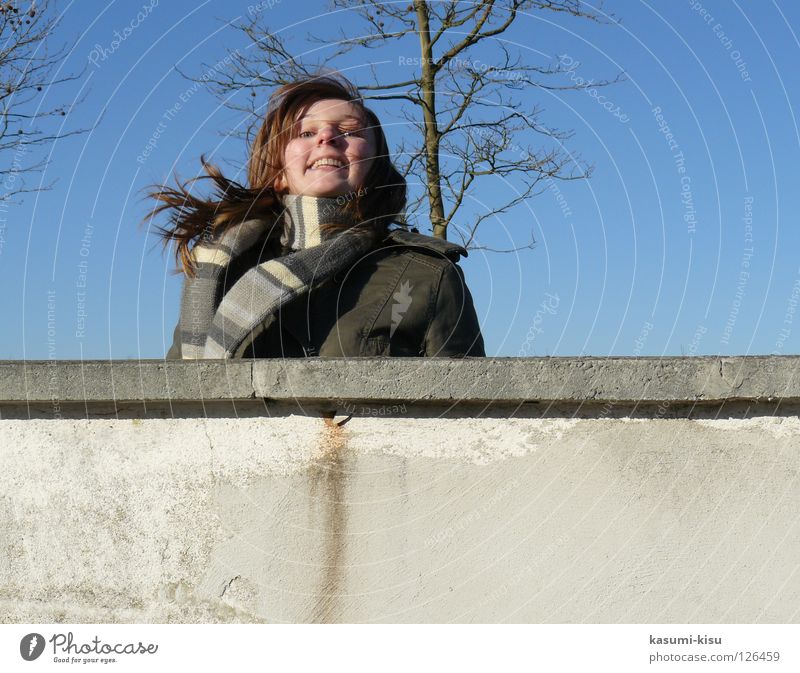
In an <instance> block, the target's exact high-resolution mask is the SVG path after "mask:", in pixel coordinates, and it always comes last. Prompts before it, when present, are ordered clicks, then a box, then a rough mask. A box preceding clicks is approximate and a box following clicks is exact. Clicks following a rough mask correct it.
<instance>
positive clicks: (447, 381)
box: [0, 356, 800, 405]
mask: <svg viewBox="0 0 800 673" xmlns="http://www.w3.org/2000/svg"><path fill="white" fill-rule="evenodd" d="M250 399H266V400H272V401H284V402H286V401H298V400H301V401H330V400H338V401H342V400H348V401H349V400H358V401H395V400H396V401H408V402H415V401H421V402H437V403H448V404H453V403H455V402H459V401H463V402H473V403H487V402H497V403H503V404H514V403H523V402H538V401H553V402H572V403H575V402H579V403H584V402H589V403H605V402H613V403H637V404H641V403H658V402H664V401H669V402H673V401H685V402H694V403H714V402H725V401H736V400H743V401H756V402H770V401H774V400H779V401H787V402H796V401H800V356H777V357H776V356H737V357H664V358H658V357H608V358H599V357H550V358H465V359H451V358H356V359H348V358H310V359H287V360H282V359H270V360H199V361H191V360H110V361H109V360H102V361H101V360H86V361H83V362H80V361H66V360H44V361H41V360H40V361H33V360H29V361H0V404H6V405H8V404H14V405H16V404H19V403H21V402H27V403H37V402H45V401H49V402H52V401H53V400H57V401H59V402H126V401H154V402H155V401H163V402H190V401H195V402H196V401H202V402H213V401H228V400H250Z"/></svg>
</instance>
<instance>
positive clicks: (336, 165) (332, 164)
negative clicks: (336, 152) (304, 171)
mask: <svg viewBox="0 0 800 673" xmlns="http://www.w3.org/2000/svg"><path fill="white" fill-rule="evenodd" d="M320 168H331V169H333V170H337V171H338V170H340V169H342V168H345V163H344V162H343V161H339V160H338V159H319V160H318V161H315V162H314V163H313V164H311V166H309V170H312V171H316V170H319V169H320Z"/></svg>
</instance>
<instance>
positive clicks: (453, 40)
mask: <svg viewBox="0 0 800 673" xmlns="http://www.w3.org/2000/svg"><path fill="white" fill-rule="evenodd" d="M337 10H350V11H348V12H347V13H346V14H344V13H342V14H340V15H339V16H348V17H349V16H351V15H353V14H355V15H356V16H358V17H359V18H360V19H361V20H363V22H364V23H365V25H364V28H365V29H364V30H363V31H362V30H358V29H357V28H356V27H352V28H351V29H350V30H349V31H348V32H349V33H350V34H348V33H346V32H345V31H343V30H341V31H340V32H339V34H338V35H337V36H335V37H334V38H332V39H331V38H327V39H323V38H320V37H316V36H308V39H309V41H310V42H311V43H312V44H318V45H328V44H333V45H334V51H333V53H330V52H329V51H325V52H324V63H325V64H326V65H328V66H329V65H331V64H333V63H334V62H335V61H336V59H337V58H339V57H342V56H344V55H345V54H347V53H348V52H350V51H352V50H354V49H356V48H359V49H365V50H366V49H376V48H378V47H381V46H384V45H386V44H388V43H390V42H397V43H399V44H401V45H402V46H403V47H404V48H405V47H409V48H411V49H414V52H411V53H416V54H418V55H417V56H414V57H412V58H408V59H401V60H400V62H399V63H398V65H401V66H403V65H407V66H408V67H407V70H408V72H409V74H408V76H407V77H402V78H399V79H397V81H391V82H386V81H382V80H385V77H384V76H379V73H378V72H377V71H376V69H375V66H374V65H371V66H370V71H371V77H372V81H371V82H368V83H364V82H355V83H356V84H357V85H358V86H359V88H360V89H361V91H362V92H363V93H364V97H365V98H366V99H379V100H383V101H398V102H399V104H400V105H401V107H402V113H401V114H402V115H403V117H404V118H405V119H406V120H407V121H408V123H409V124H410V125H412V126H413V127H414V128H415V129H416V131H417V133H416V134H414V141H411V142H408V143H406V142H404V143H403V145H402V146H401V147H400V148H399V151H398V152H397V153H396V156H397V161H398V164H399V166H398V167H399V168H400V170H401V172H402V173H403V174H404V175H405V176H406V177H408V176H411V175H413V176H418V179H419V182H420V183H421V184H422V185H424V189H423V193H422V194H421V195H420V196H418V197H417V198H416V199H414V200H413V201H412V202H411V203H410V204H409V208H408V209H407V213H408V214H414V213H416V212H417V211H418V210H419V209H420V208H421V207H422V206H423V204H424V203H425V202H427V206H428V210H429V216H430V221H431V225H432V229H433V234H434V236H438V237H440V238H446V237H447V230H448V225H449V224H450V223H451V222H452V221H453V218H454V216H455V214H456V213H457V212H458V211H459V209H461V208H462V206H464V204H465V198H466V197H467V195H468V194H469V193H470V192H471V191H472V190H475V189H476V185H477V183H478V182H479V179H480V178H485V177H487V176H490V175H494V176H501V177H504V178H509V179H510V178H514V179H516V181H517V182H518V183H519V184H520V185H521V186H519V187H518V188H517V189H518V192H517V194H516V196H514V198H512V199H511V200H510V201H508V202H506V203H504V204H502V205H499V206H496V207H492V208H491V209H489V210H488V211H486V212H483V213H480V214H479V215H477V216H475V217H474V219H473V221H472V222H471V223H469V224H468V226H467V227H466V228H465V230H464V233H462V238H463V240H464V243H465V244H467V245H469V244H471V243H472V241H473V239H474V237H475V233H476V230H477V228H478V226H479V225H480V224H481V222H483V221H485V220H487V219H489V218H492V217H494V216H496V215H498V214H499V213H504V212H506V211H507V210H509V209H510V208H512V207H513V206H515V205H517V204H519V203H522V202H524V201H525V200H526V199H528V198H530V197H532V196H535V195H537V194H539V193H541V192H542V191H543V190H544V188H545V186H544V185H542V184H541V183H542V181H543V180H550V179H559V180H575V179H580V178H586V177H588V176H589V175H590V173H591V166H580V167H579V166H577V165H576V162H575V161H574V160H573V159H570V158H569V156H568V154H567V153H566V152H565V151H564V150H563V149H562V146H561V144H562V143H563V141H565V140H567V139H568V138H569V137H570V136H571V135H572V134H571V132H569V131H563V130H559V129H557V128H554V127H551V126H548V125H547V124H545V123H544V122H543V121H542V112H543V110H542V108H541V107H539V106H538V105H536V106H533V107H532V108H530V106H528V108H525V107H523V105H522V104H521V103H520V102H519V101H518V100H516V99H515V98H514V97H513V94H514V92H519V91H523V90H527V91H531V90H535V89H538V90H544V89H547V90H569V89H586V88H589V87H600V86H606V85H608V84H611V83H613V82H617V81H620V79H621V75H617V77H616V78H615V79H613V80H600V81H591V80H590V81H588V82H584V81H583V80H582V79H576V78H575V77H574V76H573V77H571V78H567V77H565V75H566V74H567V73H570V72H572V70H573V64H570V65H569V66H567V65H564V64H563V63H562V62H561V60H560V59H556V58H555V57H554V58H553V59H552V60H551V61H550V62H548V63H546V64H544V65H535V64H531V63H528V62H526V61H525V60H524V59H523V58H522V57H521V56H520V55H519V54H517V53H512V52H511V51H510V50H509V48H508V46H507V42H506V41H504V39H503V33H505V32H506V31H507V30H508V29H509V28H510V27H511V25H512V24H513V23H514V21H516V20H518V19H519V18H520V16H522V15H523V13H531V12H553V13H561V14H564V15H569V16H571V17H574V18H577V19H583V20H587V21H593V22H600V23H607V22H609V20H610V19H607V18H606V16H605V15H603V14H602V8H601V7H598V8H597V9H594V8H590V7H588V6H587V5H586V4H585V3H583V2H582V1H581V0H506V1H505V2H495V1H494V0H481V1H476V2H435V3H434V2H426V1H425V0H413V2H409V3H408V4H405V3H385V2H375V1H373V0H333V2H332V3H331V11H337ZM338 22H339V23H341V19H339V20H338ZM237 28H238V29H240V30H241V31H243V32H244V34H245V35H246V37H247V38H248V40H249V42H250V45H249V47H248V49H245V50H236V51H229V59H228V60H229V61H230V62H231V66H230V67H229V68H226V69H219V68H213V69H208V70H206V73H205V75H204V76H203V78H202V81H203V82H205V83H206V85H208V86H209V88H210V89H211V91H212V92H213V93H214V94H216V95H217V96H219V97H221V98H223V99H224V100H225V101H226V105H227V106H228V107H232V108H234V109H237V110H242V111H245V112H247V113H248V114H252V115H253V124H252V125H251V127H250V129H249V131H248V133H250V132H252V130H253V128H254V126H255V124H256V123H258V119H260V117H261V116H262V114H263V112H260V111H259V109H258V107H257V101H259V100H263V99H264V97H263V96H259V95H258V94H259V93H260V92H261V90H263V89H271V88H272V87H275V86H277V85H280V84H284V83H286V82H290V81H292V80H294V79H296V77H297V76H298V75H313V74H316V73H318V72H319V69H320V66H321V64H320V63H310V62H307V61H302V60H300V59H298V58H296V57H294V56H293V55H292V53H291V52H290V50H289V48H288V47H287V44H286V42H285V40H284V38H283V37H282V36H281V35H280V33H277V32H275V31H274V30H271V29H270V27H269V26H268V25H267V24H266V23H265V21H264V18H263V16H262V15H260V14H256V15H255V16H252V18H251V19H249V20H248V21H245V22H244V23H242V24H239V25H238V26H237ZM353 35H355V36H353ZM479 44H480V45H481V48H482V49H490V50H493V52H494V53H493V56H492V58H491V61H490V62H489V63H486V62H484V60H489V59H487V58H486V56H485V55H484V56H483V60H478V59H477V58H474V57H473V54H474V52H475V48H476V47H477V45H479ZM486 53H487V52H486V51H484V52H482V55H483V54H486ZM242 90H249V91H250V93H251V96H250V97H249V98H247V100H246V102H245V103H242V102H238V103H237V102H235V100H236V99H235V98H233V97H232V96H231V94H234V93H236V92H240V91H242ZM232 101H234V102H232ZM526 134H533V135H535V136H544V137H545V138H546V139H547V140H548V141H550V142H549V146H548V147H545V148H542V149H538V150H537V149H533V148H531V147H530V146H529V145H527V144H525V143H524V142H523V141H522V140H518V138H522V137H524V136H525V135H526ZM531 245H532V243H531V244H529V245H528V246H523V247H530V246H531Z"/></svg>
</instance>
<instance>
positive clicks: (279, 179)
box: [273, 175, 286, 192]
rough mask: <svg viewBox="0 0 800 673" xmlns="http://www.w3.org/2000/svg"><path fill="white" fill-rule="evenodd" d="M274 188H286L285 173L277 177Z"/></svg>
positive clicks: (282, 189)
mask: <svg viewBox="0 0 800 673" xmlns="http://www.w3.org/2000/svg"><path fill="white" fill-rule="evenodd" d="M273 188H274V189H275V191H276V192H283V191H284V190H286V180H285V179H284V177H283V175H279V176H278V177H276V178H275V182H274V183H273Z"/></svg>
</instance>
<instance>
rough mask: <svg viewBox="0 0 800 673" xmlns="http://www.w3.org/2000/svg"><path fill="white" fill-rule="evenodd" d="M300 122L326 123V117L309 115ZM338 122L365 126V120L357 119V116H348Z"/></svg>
mask: <svg viewBox="0 0 800 673" xmlns="http://www.w3.org/2000/svg"><path fill="white" fill-rule="evenodd" d="M300 121H301V122H304V121H309V122H317V121H325V118H324V117H315V116H313V115H308V116H305V117H303V118H302V119H300ZM338 122H339V123H343V122H356V123H357V124H359V125H360V126H363V125H364V120H363V119H361V118H360V117H356V116H355V115H346V116H345V117H342V118H341V119H339V120H338Z"/></svg>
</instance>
